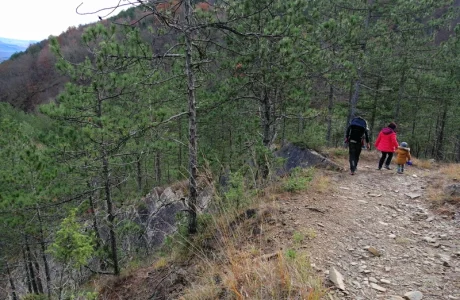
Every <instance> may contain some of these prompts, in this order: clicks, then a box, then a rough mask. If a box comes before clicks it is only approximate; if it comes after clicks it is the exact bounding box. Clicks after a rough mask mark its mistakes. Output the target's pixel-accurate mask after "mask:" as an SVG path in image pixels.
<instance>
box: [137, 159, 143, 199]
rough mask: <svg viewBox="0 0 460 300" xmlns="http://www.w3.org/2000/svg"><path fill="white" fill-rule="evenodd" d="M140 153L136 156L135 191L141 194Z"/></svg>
mask: <svg viewBox="0 0 460 300" xmlns="http://www.w3.org/2000/svg"><path fill="white" fill-rule="evenodd" d="M141 158H142V153H137V155H136V169H137V190H138V191H139V193H142V162H141Z"/></svg>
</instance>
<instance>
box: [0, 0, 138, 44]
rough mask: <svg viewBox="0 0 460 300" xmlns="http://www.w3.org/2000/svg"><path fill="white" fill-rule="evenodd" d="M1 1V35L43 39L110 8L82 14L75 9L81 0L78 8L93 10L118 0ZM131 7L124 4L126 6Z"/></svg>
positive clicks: (84, 10) (22, 38) (124, 7)
mask: <svg viewBox="0 0 460 300" xmlns="http://www.w3.org/2000/svg"><path fill="white" fill-rule="evenodd" d="M1 2H2V4H0V37H3V38H9V39H18V40H35V41H41V40H44V39H47V38H48V37H49V36H50V35H55V36H58V35H60V34H61V33H62V32H64V31H66V30H67V28H69V27H70V26H78V25H80V24H88V23H93V22H96V21H98V20H99V19H98V15H100V16H101V17H104V16H105V15H107V14H108V13H109V12H110V11H109V10H104V11H100V12H97V13H95V14H89V15H79V14H77V13H76V11H75V9H76V8H77V7H78V6H79V5H80V4H81V3H83V4H82V5H81V6H80V8H79V9H78V12H79V13H91V12H96V11H97V10H100V9H102V8H105V7H114V6H116V5H117V4H118V2H119V0H1ZM131 2H133V1H131ZM134 2H136V1H134ZM120 4H122V5H123V4H129V2H128V0H121V3H120ZM129 7H130V6H123V9H126V8H129ZM119 11H120V10H118V11H117V12H119ZM117 12H116V13H117ZM116 13H115V14H116ZM111 16H113V14H112V15H111ZM107 17H108V16H107Z"/></svg>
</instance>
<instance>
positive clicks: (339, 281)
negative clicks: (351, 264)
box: [329, 267, 345, 291]
mask: <svg viewBox="0 0 460 300" xmlns="http://www.w3.org/2000/svg"><path fill="white" fill-rule="evenodd" d="M329 279H330V280H331V281H332V282H333V283H334V284H335V286H336V287H338V288H339V289H341V290H342V291H344V290H345V283H344V282H343V276H342V274H340V272H339V271H337V270H336V269H335V268H334V267H331V268H330V269H329Z"/></svg>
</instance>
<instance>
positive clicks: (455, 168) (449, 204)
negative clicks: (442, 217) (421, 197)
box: [427, 164, 460, 215]
mask: <svg viewBox="0 0 460 300" xmlns="http://www.w3.org/2000/svg"><path fill="white" fill-rule="evenodd" d="M430 172H431V173H432V174H431V176H432V178H433V179H432V181H431V182H430V184H429V186H428V189H427V194H428V199H429V200H430V201H431V203H432V205H433V206H434V207H436V209H437V211H438V213H440V214H447V215H449V214H452V213H453V212H454V211H455V210H456V209H457V208H458V207H459V206H460V197H458V195H451V194H449V193H448V191H446V187H447V186H449V185H452V184H455V183H458V182H459V181H458V180H459V179H460V165H459V164H443V165H440V166H439V169H436V170H430ZM434 172H436V173H434Z"/></svg>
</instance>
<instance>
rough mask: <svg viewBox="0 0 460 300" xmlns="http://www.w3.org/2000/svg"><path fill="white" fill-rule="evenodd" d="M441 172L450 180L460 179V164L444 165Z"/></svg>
mask: <svg viewBox="0 0 460 300" xmlns="http://www.w3.org/2000/svg"><path fill="white" fill-rule="evenodd" d="M439 172H440V173H441V174H443V175H445V176H446V177H447V178H448V179H450V180H460V164H447V165H443V166H441V168H440V169H439Z"/></svg>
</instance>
